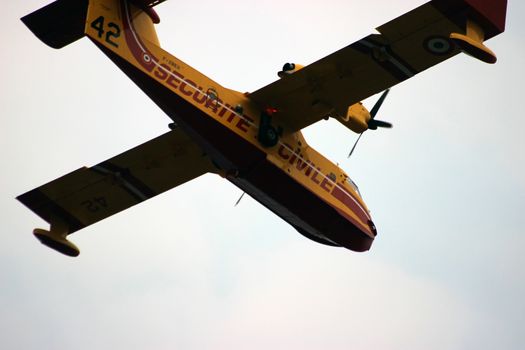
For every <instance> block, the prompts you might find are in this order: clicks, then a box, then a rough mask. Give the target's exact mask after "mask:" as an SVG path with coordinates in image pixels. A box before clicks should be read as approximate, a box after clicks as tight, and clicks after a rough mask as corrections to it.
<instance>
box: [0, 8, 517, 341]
mask: <svg viewBox="0 0 525 350" xmlns="http://www.w3.org/2000/svg"><path fill="white" fill-rule="evenodd" d="M424 2H425V1H421V0H419V1H416V0H403V1H401V0H391V1H380V0H371V1H355V0H352V1H349V0H346V1H342V0H325V1H322V2H321V1H319V2H303V1H295V0H290V1H286V2H284V1H283V2H279V3H277V2H273V1H272V2H262V1H252V0H244V1H240V0H236V1H211V0H202V1H199V2H187V1H186V2H182V1H175V0H174V1H169V2H167V3H166V4H163V5H161V6H160V7H159V9H158V12H159V14H160V16H161V18H162V23H161V24H160V26H159V36H160V39H161V42H162V43H163V45H164V47H165V48H166V49H168V51H170V52H172V53H173V54H174V55H176V56H178V57H180V58H181V59H183V60H184V61H186V62H188V63H190V64H191V65H192V66H194V67H195V68H197V69H199V70H201V71H202V72H203V73H205V74H207V75H208V76H210V77H211V78H213V79H215V80H216V81H218V82H220V83H222V84H223V85H225V86H228V87H230V88H233V89H237V90H240V91H253V90H255V89H257V88H258V87H260V86H262V85H264V84H267V83H270V82H271V81H273V80H275V79H276V78H277V76H276V72H277V71H278V70H279V69H280V68H281V67H282V64H283V63H285V62H287V61H295V62H298V63H304V64H308V63H311V62H313V61H315V60H316V59H318V58H320V57H323V56H325V55H327V54H329V53H331V52H333V51H335V50H337V49H340V48H341V47H343V46H345V45H347V44H350V43H351V42H353V41H355V40H358V39H360V38H361V37H363V36H364V35H367V34H369V33H371V32H372V30H373V28H375V27H377V26H379V25H380V24H382V23H384V22H386V21H388V20H390V19H393V18H395V17H396V16H398V15H401V14H402V13H404V12H406V11H408V10H410V9H412V8H414V7H416V6H417V5H420V4H422V3H424ZM46 3H47V1H42V0H24V1H16V2H15V1H10V2H6V3H5V4H4V5H3V11H2V13H3V14H2V19H3V21H2V22H1V23H0V40H1V42H2V43H3V49H2V51H1V56H0V57H1V61H2V63H3V64H2V66H1V68H0V74H1V75H0V76H1V77H2V83H1V84H0V115H1V118H2V125H3V126H2V127H1V128H0V156H1V158H2V159H3V164H4V165H3V167H2V169H3V175H2V181H1V183H0V210H1V212H2V218H3V220H2V230H1V232H2V233H1V238H2V242H3V243H2V244H1V245H0V266H2V267H1V268H0V281H1V282H0V283H1V288H0V310H1V312H0V347H1V348H3V349H63V348H72V347H73V346H74V347H75V348H76V349H95V348H96V349H115V348H117V349H118V348H129V349H210V348H213V349H237V348H249V349H269V348H272V349H350V348H351V349H422V348H425V349H469V348H470V349H472V348H476V349H494V348H498V349H523V348H524V345H525V344H524V341H523V334H524V331H525V329H524V328H525V327H524V325H525V316H524V315H525V304H524V301H523V297H522V296H523V295H525V273H524V271H523V267H524V266H525V258H524V256H523V254H522V249H523V248H524V247H525V238H524V236H523V234H522V233H523V226H524V225H525V219H524V216H523V214H522V212H521V211H522V210H523V209H525V185H524V183H523V179H525V168H524V164H525V153H524V144H525V142H524V140H523V138H522V134H523V130H524V128H525V122H524V117H523V104H522V101H523V97H522V91H523V88H522V85H523V81H524V79H525V69H524V67H523V57H525V45H524V39H523V38H524V37H525V24H523V19H522V15H523V13H525V4H524V3H523V2H518V1H510V4H509V10H508V21H507V32H506V33H504V34H503V35H501V36H499V37H496V38H494V39H492V40H491V41H489V42H488V46H489V47H491V48H492V49H493V50H494V51H495V52H496V53H497V54H498V56H499V62H498V63H497V64H496V65H494V66H490V65H485V64H482V63H479V62H477V61H475V60H473V59H471V58H469V57H466V56H461V57H456V58H454V59H452V60H450V61H448V62H445V63H443V64H441V65H440V66H437V67H435V68H433V69H431V70H430V71H428V72H425V73H423V74H421V75H419V76H417V77H415V78H413V79H412V80H410V81H407V82H405V83H403V84H401V85H399V86H397V87H395V88H394V89H393V90H392V92H391V94H390V96H389V98H388V100H387V102H386V103H385V104H384V106H383V109H382V110H381V112H380V118H381V119H385V120H389V121H392V122H394V124H395V127H394V129H392V130H380V131H377V132H369V133H367V134H366V135H364V137H363V139H362V140H361V143H360V145H359V147H358V149H357V151H356V153H355V154H354V156H353V158H352V159H351V160H347V159H346V154H347V153H348V150H349V149H350V147H351V145H352V143H353V142H354V140H355V138H356V135H354V134H352V133H351V132H350V131H348V130H346V129H345V128H343V127H341V126H340V125H338V123H337V122H335V121H330V122H321V123H319V124H318V125H315V126H313V127H310V128H308V129H307V130H306V131H305V134H306V136H307V139H308V140H309V141H310V143H311V144H312V145H314V146H315V147H317V148H318V149H319V150H321V151H322V152H323V153H325V154H326V155H327V156H328V157H329V158H330V159H332V160H334V161H337V162H340V164H341V166H342V167H343V168H344V169H346V170H347V171H348V172H349V174H350V175H351V176H352V177H353V179H354V180H355V181H356V182H357V183H358V184H359V186H360V189H361V192H362V194H363V196H364V198H365V200H366V201H367V204H368V206H369V207H370V209H371V210H372V215H373V217H374V221H375V223H376V225H377V227H378V230H379V236H378V237H377V239H376V241H375V243H374V245H373V246H372V250H371V251H370V252H367V253H364V254H358V253H353V252H350V251H348V250H343V249H336V248H330V247H325V246H322V245H319V244H316V243H314V242H311V241H309V240H307V239H305V238H303V237H302V236H301V235H299V234H298V233H297V232H295V231H294V230H293V228H291V227H290V226H289V225H287V224H286V223H284V222H283V221H282V220H281V219H279V218H277V217H276V216H274V215H273V214H271V213H270V212H269V211H268V210H266V209H265V208H263V207H262V206H261V205H259V204H258V203H256V202H255V201H254V200H252V199H251V198H247V197H245V198H244V199H243V201H242V202H241V204H240V205H239V206H238V207H236V208H234V207H233V204H234V203H235V201H236V200H237V198H238V196H239V195H240V194H241V191H240V190H238V189H236V188H235V187H234V186H232V185H231V184H229V183H227V182H226V181H224V180H221V179H220V178H218V177H217V176H212V175H207V176H204V177H202V178H200V179H197V180H195V181H193V182H191V183H189V184H186V185H184V186H182V187H180V188H177V189H175V190H172V191H170V192H168V193H166V194H164V195H161V196H159V197H158V198H154V199H152V200H150V201H148V202H146V203H144V204H142V205H140V206H137V207H134V208H132V209H130V210H128V211H126V212H124V213H122V214H119V215H116V216H114V217H111V218H110V219H107V220H105V221H103V222H100V223H98V224H96V225H93V226H91V227H89V228H87V229H84V230H82V231H79V232H78V233H76V234H74V235H72V236H71V237H70V238H71V239H72V241H74V242H75V243H76V244H77V245H78V246H79V247H80V250H81V255H80V257H78V258H76V259H71V258H67V257H64V256H61V255H59V254H57V253H55V252H53V251H51V250H49V249H47V248H45V247H43V246H41V245H40V244H39V243H38V242H37V240H36V239H34V237H33V236H32V234H31V231H32V229H33V228H34V227H39V226H41V227H46V225H45V224H44V223H43V222H42V221H41V220H40V219H39V218H38V217H37V216H36V215H34V214H33V213H31V212H30V211H29V210H27V209H26V208H25V207H24V206H23V205H21V204H20V203H18V202H17V201H16V200H15V199H14V198H15V197H16V196H17V195H19V194H21V193H24V192H26V191H28V190H30V189H32V188H34V187H37V186H39V185H41V184H43V183H45V182H48V181H50V180H52V179H55V178H56V177H59V176H61V175H63V174H65V173H67V172H69V171H71V170H74V169H77V168H79V167H80V166H83V165H93V164H96V163H98V162H99V161H102V160H104V159H107V158H108V157H111V156H113V155H115V154H118V153H120V152H122V151H124V150H126V149H128V148H130V147H132V146H135V145H137V144H139V143H141V142H144V141H146V140H148V139H150V138H152V137H155V136H157V135H159V134H161V133H163V132H165V131H166V130H167V124H168V123H169V120H168V118H167V117H166V116H164V115H163V114H162V112H161V111H160V110H159V109H158V108H157V107H156V106H155V105H154V104H153V103H152V102H150V101H149V100H148V99H147V97H146V96H145V95H144V94H143V93H142V92H140V91H139V89H138V88H136V87H135V86H134V85H133V83H132V82H131V81H129V80H128V79H127V78H126V77H125V76H124V75H123V74H122V73H121V72H120V71H119V70H118V69H117V68H115V67H114V66H113V65H112V64H111V63H110V62H109V60H108V59H107V58H106V57H105V56H104V55H103V54H102V53H100V52H98V50H97V49H96V48H95V47H94V46H93V45H92V44H91V43H90V42H89V41H88V40H82V41H79V42H77V43H75V44H73V45H70V46H68V47H67V48H65V49H62V50H53V49H50V48H48V47H47V46H45V45H44V44H42V43H41V42H39V41H38V40H37V39H36V38H35V37H34V36H33V35H32V34H31V33H30V32H29V31H28V30H27V29H26V28H25V27H24V26H23V24H22V23H21V22H20V21H19V18H20V17H21V16H23V15H25V14H27V13H29V12H31V11H33V10H36V9H37V8H39V7H41V6H43V5H45V4H46ZM376 98H377V97H373V98H371V99H369V100H367V101H365V103H366V104H367V105H368V106H369V107H370V106H371V105H372V104H373V103H374V102H375V99H376Z"/></svg>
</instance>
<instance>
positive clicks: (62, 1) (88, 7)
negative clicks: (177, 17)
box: [21, 0, 164, 49]
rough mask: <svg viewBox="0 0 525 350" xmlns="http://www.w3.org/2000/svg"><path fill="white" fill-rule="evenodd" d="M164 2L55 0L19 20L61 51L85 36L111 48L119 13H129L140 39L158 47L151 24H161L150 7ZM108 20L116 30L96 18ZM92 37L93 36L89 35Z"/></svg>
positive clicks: (45, 41) (118, 24)
mask: <svg viewBox="0 0 525 350" xmlns="http://www.w3.org/2000/svg"><path fill="white" fill-rule="evenodd" d="M163 1H164V0H157V1H151V0H56V1H55V2H53V3H51V4H49V5H47V6H44V7H43V8H41V9H39V10H37V11H35V12H33V13H30V14H29V15H27V16H24V17H22V18H21V20H22V22H24V24H25V25H26V26H27V27H28V28H29V29H30V30H31V31H32V32H33V34H35V35H36V36H37V37H38V38H39V39H40V40H42V41H43V42H44V43H45V44H46V45H48V46H50V47H52V48H55V49H60V48H62V47H64V46H67V45H69V44H71V43H73V42H75V41H77V40H78V39H80V38H82V37H84V36H85V35H86V34H87V35H89V36H90V37H92V39H94V40H96V41H99V40H97V39H102V40H100V41H101V42H102V43H103V44H110V45H112V46H114V45H113V44H114V43H115V40H116V38H117V37H116V36H117V35H120V28H123V27H124V25H125V23H122V17H123V16H122V14H123V13H124V11H126V12H128V13H129V18H130V19H131V22H132V25H133V28H134V30H135V32H136V33H137V34H139V36H140V37H141V38H143V39H146V40H148V41H149V42H151V43H154V44H156V45H159V41H158V38H157V33H156V31H155V26H154V23H158V22H159V21H160V19H159V17H158V15H157V14H156V12H155V11H154V10H153V6H156V5H158V4H159V3H161V2H163ZM100 17H102V18H103V19H109V20H110V21H111V23H113V24H114V25H115V26H117V27H118V28H117V29H116V28H115V27H109V28H107V27H106V25H107V24H108V23H109V21H105V23H102V20H101V19H99V18H100ZM90 34H95V35H90Z"/></svg>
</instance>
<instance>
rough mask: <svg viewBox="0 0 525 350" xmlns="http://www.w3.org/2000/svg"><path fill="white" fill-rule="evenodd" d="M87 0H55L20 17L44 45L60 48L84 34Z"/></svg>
mask: <svg viewBox="0 0 525 350" xmlns="http://www.w3.org/2000/svg"><path fill="white" fill-rule="evenodd" d="M87 9H88V0H57V1H55V2H53V3H51V4H49V5H47V6H44V7H42V8H41V9H39V10H36V11H35V12H33V13H30V14H29V15H27V16H24V17H22V18H21V20H22V22H24V24H25V25H26V26H27V27H28V28H29V29H30V30H31V31H32V32H33V34H35V35H36V36H37V37H38V38H39V39H40V40H42V41H43V42H44V43H45V44H46V45H48V46H51V47H52V48H54V49H60V48H62V47H64V46H66V45H69V44H71V43H72V42H74V41H77V40H78V39H80V38H82V37H83V36H84V28H85V22H86V14H87Z"/></svg>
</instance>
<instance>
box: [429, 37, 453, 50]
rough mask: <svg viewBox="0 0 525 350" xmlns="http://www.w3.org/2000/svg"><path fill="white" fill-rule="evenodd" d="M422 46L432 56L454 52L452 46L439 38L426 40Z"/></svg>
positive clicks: (445, 39)
mask: <svg viewBox="0 0 525 350" xmlns="http://www.w3.org/2000/svg"><path fill="white" fill-rule="evenodd" d="M423 45H424V46H425V49H426V50H427V51H429V52H430V53H433V54H434V55H446V54H449V53H451V52H452V50H454V44H453V43H452V42H451V41H450V40H448V39H447V38H444V37H441V36H434V37H430V38H427V39H426V40H425V42H424V44H423Z"/></svg>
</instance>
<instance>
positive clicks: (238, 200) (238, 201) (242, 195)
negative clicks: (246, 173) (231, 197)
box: [234, 192, 246, 207]
mask: <svg viewBox="0 0 525 350" xmlns="http://www.w3.org/2000/svg"><path fill="white" fill-rule="evenodd" d="M245 194H246V192H243V193H242V194H241V196H240V197H239V199H237V202H235V205H234V207H236V206H237V204H239V203H240V202H241V199H242V197H244V195H245Z"/></svg>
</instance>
